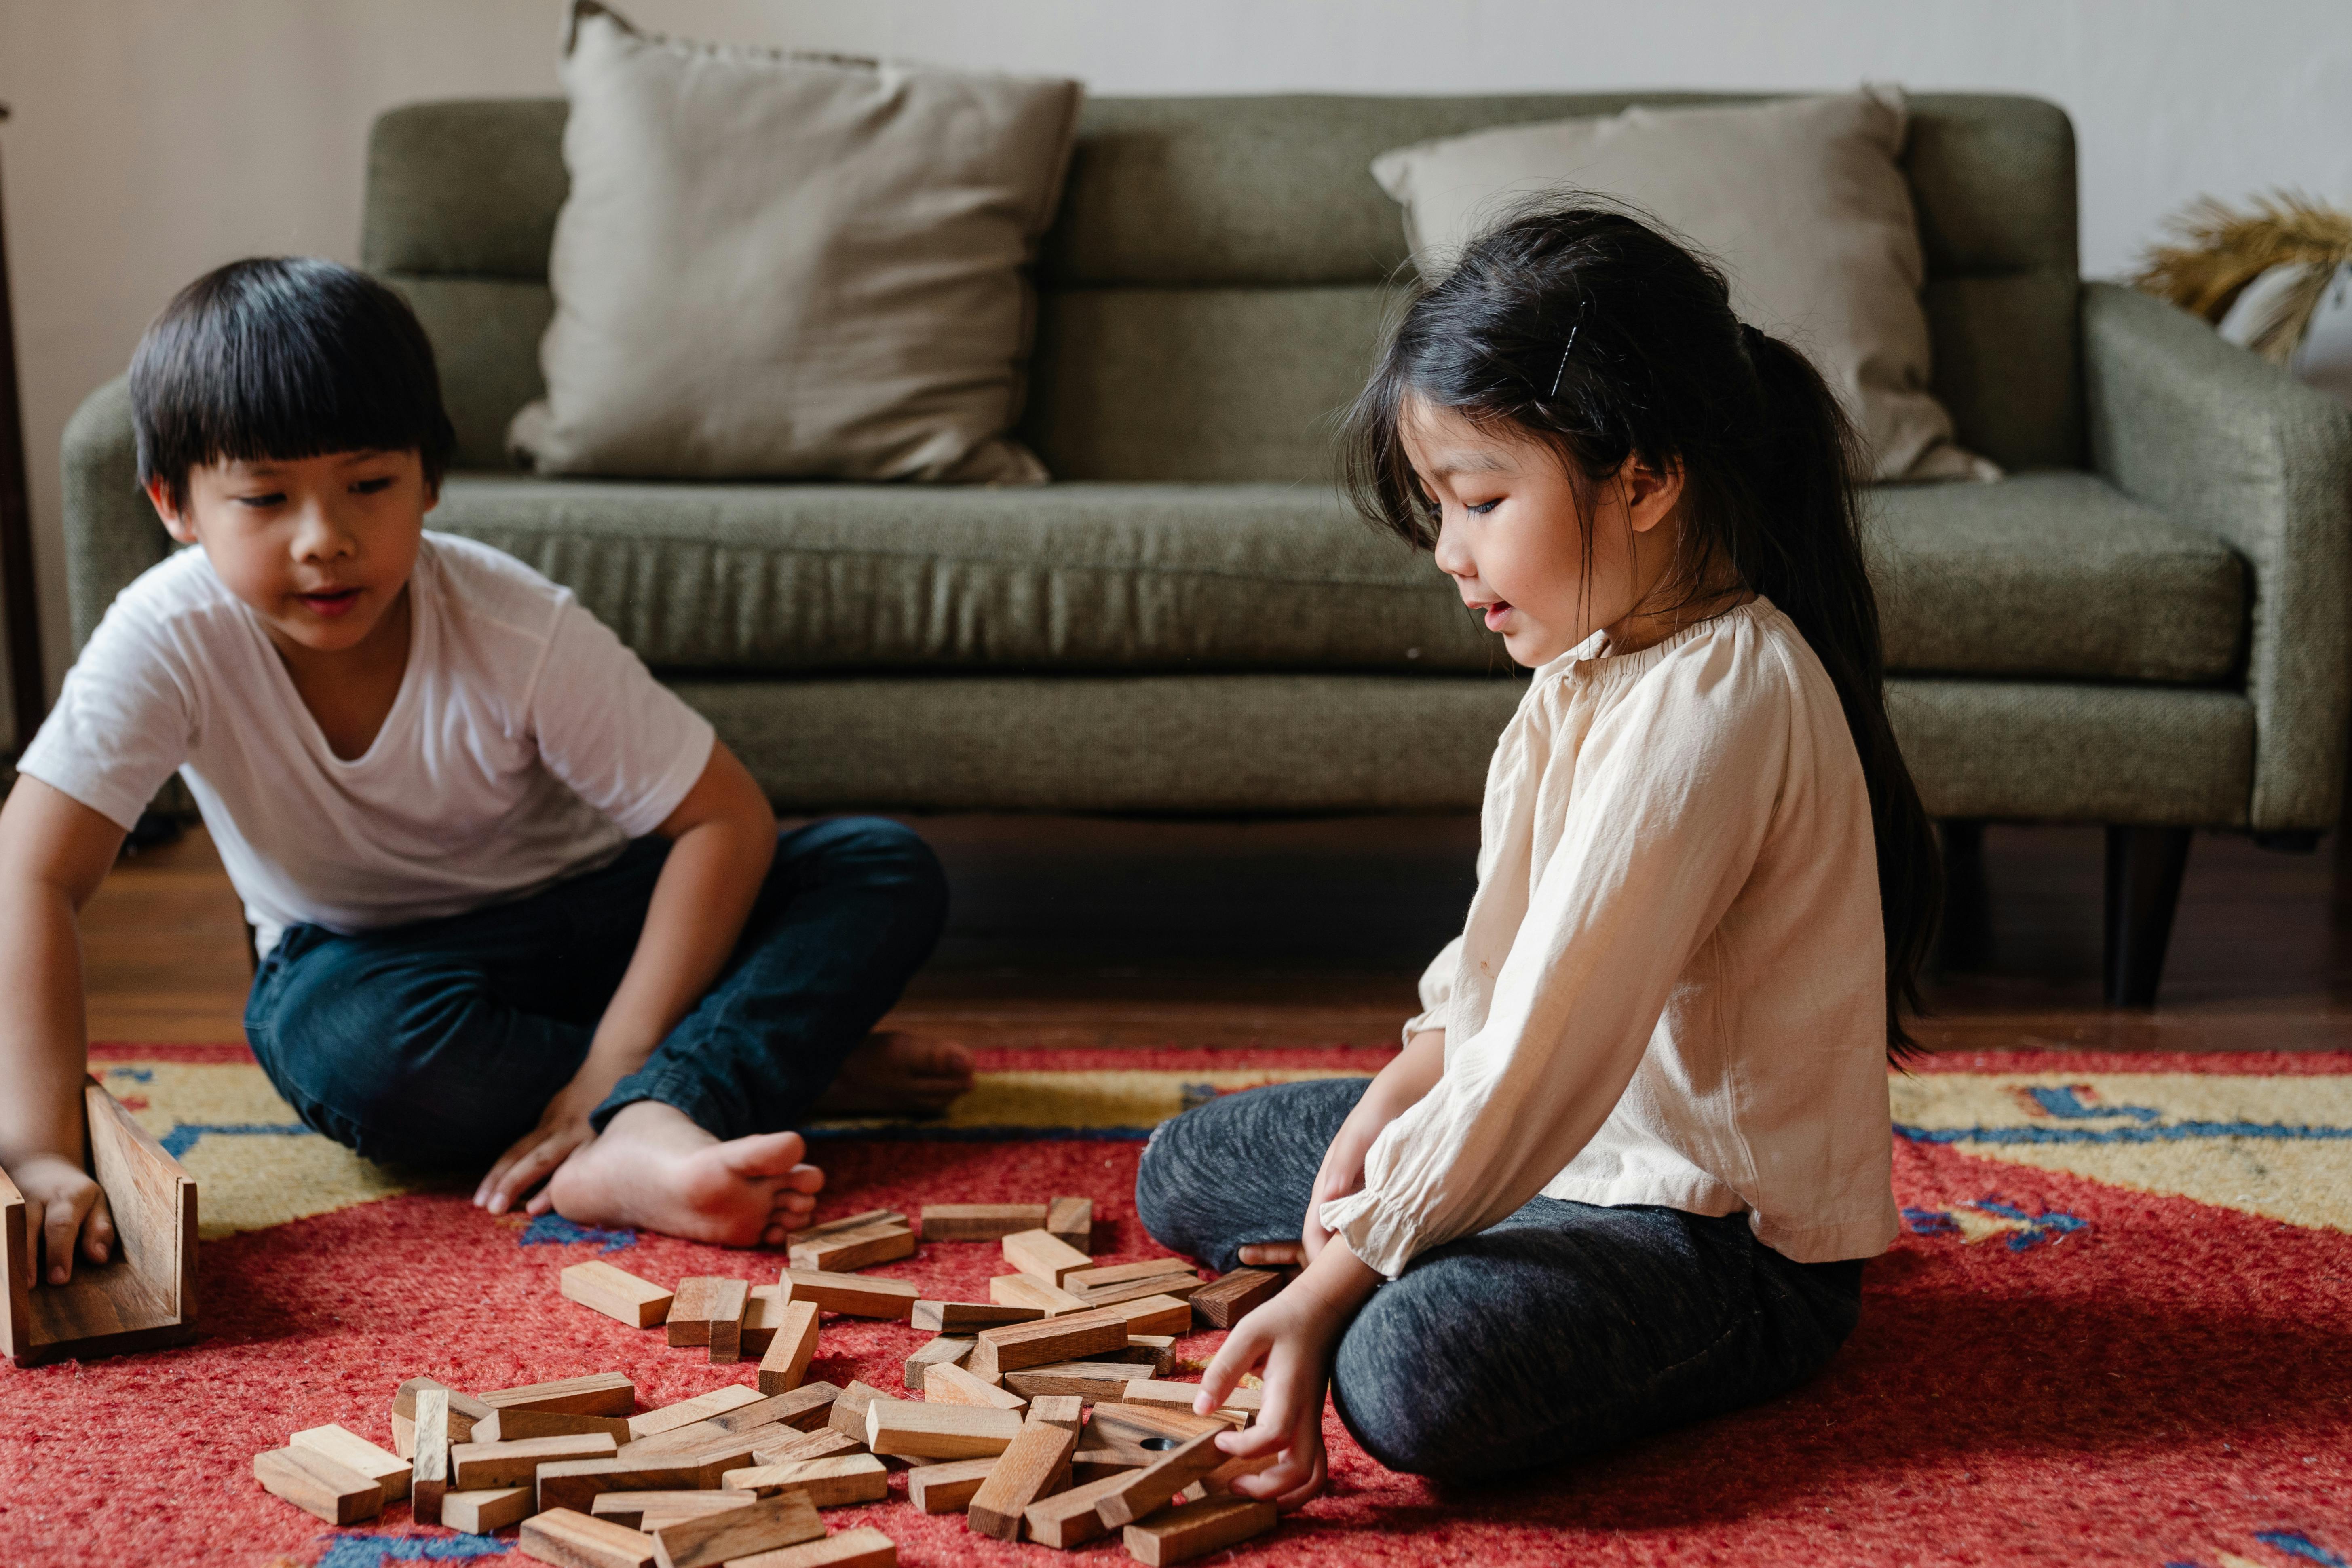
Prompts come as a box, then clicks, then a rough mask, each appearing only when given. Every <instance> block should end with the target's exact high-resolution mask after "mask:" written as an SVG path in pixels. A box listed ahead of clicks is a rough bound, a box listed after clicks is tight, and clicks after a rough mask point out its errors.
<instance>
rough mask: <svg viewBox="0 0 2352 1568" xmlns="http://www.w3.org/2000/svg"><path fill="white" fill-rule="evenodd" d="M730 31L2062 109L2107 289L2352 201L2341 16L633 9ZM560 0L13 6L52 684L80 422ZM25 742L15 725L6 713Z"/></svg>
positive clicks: (488, 79)
mask: <svg viewBox="0 0 2352 1568" xmlns="http://www.w3.org/2000/svg"><path fill="white" fill-rule="evenodd" d="M617 5H618V8H619V9H621V10H623V11H624V12H625V13H627V14H629V15H631V16H634V18H635V19H636V20H637V21H638V22H640V23H641V24H643V25H645V26H652V27H658V28H663V29H667V30H669V31H673V32H677V33H680V34H686V35H690V36H696V37H711V38H723V39H729V40H739V41H747V42H752V41H756V42H772V43H785V44H790V45H793V46H795V47H820V48H830V49H839V50H843V51H847V52H856V53H876V54H896V55H904V56H910V57H916V58H925V59H929V60H933V61H938V62H940V63H945V64H961V65H972V66H985V67H991V68H1003V69H1013V70H1023V71H1034V72H1054V73H1065V74H1068V75H1071V76H1076V77H1078V78H1080V79H1084V80H1085V81H1086V82H1087V84H1088V85H1089V87H1090V88H1091V89H1094V90H1095V91H1097V92H1103V93H1160V92H1164V93H1184V92H1276V91H1284V90H1290V89H1311V90H1326V91H1364V92H1478V91H1489V90H1491V91H1496V92H1505V91H1519V90H1528V89H1570V90H1572V89H1580V88H1601V87H1619V86H1633V87H1692V88H1751V87H1752V88H1767V89H1790V88H1812V87H1832V88H1835V87H1843V86H1847V85H1850V84H1852V83H1853V82H1856V81H1859V80H1862V79H1879V80H1891V81H1897V82H1901V83H1904V84H1906V85H1907V86H1910V87H1913V88H1918V89H1934V88H1948V89H1995V90H2005V91H2014V92H2026V93H2034V94H2038V95H2040V96H2042V97H2045V98H2049V99H2052V100H2056V101H2057V102H2058V103H2060V104H2062V105H2063V106H2064V107H2065V108H2066V109H2067V110H2068V111H2069V112H2071V113H2072V114H2073V116H2074V124H2075V129H2076V133H2077V136H2078V138H2079V141H2080V145H2081V170H2082V181H2083V260H2084V268H2085V270H2086V271H2089V272H2091V273H2094V274H2112V273H2116V272H2119V271H2122V270H2124V269H2126V268H2127V267H2129V265H2130V264H2131V261H2132V258H2134V256H2135V255H2136V254H2137V251H2138V250H2139V248H2140V247H2142V246H2143V245H2145V244H2146V243H2147V241H2148V240H2149V239H2150V238H2152V237H2155V235H2156V234H2157V232H2158V225H2159V223H2160V220H2161V219H2162V218H2163V217H2164V216H2167V215H2168V214H2169V213H2171V212H2173V211H2174V210H2176V209H2177V208H2179V206H2180V205H2181V204H2183V203H2184V202H2186V201H2187V200H2188V199H2189V198H2190V197H2192V196H2194V195H2199V194H2200V193H2210V194H2213V195H2221V196H2224V197H2231V198H2234V197H2239V196H2242V195H2245V194H2247V193H2249V192H2251V191H2254V190H2257V189H2261V188H2264V187H2267V186H2271V185H2274V184H2294V185H2299V186H2302V187H2304V188H2305V189H2307V190H2310V191H2312V192H2314V193H2315V194H2317V195H2324V196H2328V197H2332V198H2336V199H2337V200H2345V199H2347V198H2352V5H2347V4H2346V3H2345V0H2239V3H2237V4H2223V3H2221V0H1780V3H1778V4H1768V5H1759V4H1756V3H1755V0H1648V3H1646V4H1627V3H1626V0H1553V3H1549V4H1547V3H1544V0H1359V3H1342V0H1156V3H1155V0H859V3H858V4H855V5H843V4H840V3H838V0H617ZM562 11H563V5H562V0H0V102H6V103H8V104H9V105H11V106H12V108H13V109H14V110H15V111H16V118H15V120H14V121H12V122H11V123H9V124H8V125H7V126H5V127H0V167H5V184H6V200H7V230H8V246H9V265H10V268H11V270H12V272H13V274H14V285H15V295H16V312H17V315H16V321H17V333H18V344H19V348H18V353H19V356H20V362H21V363H20V374H21V376H22V378H23V385H24V392H25V403H26V442H27V445H28V447H30V450H31V454H32V458H33V467H34V497H33V505H34V518H35V527H36V529H37V534H38V538H37V544H36V548H37V551H38V553H39V557H40V568H41V570H40V591H41V596H42V601H43V604H42V610H43V617H42V618H43V622H44V632H45V641H46V643H47V647H48V650H49V653H48V659H49V670H48V675H49V679H50V684H51V687H52V689H54V687H55V685H56V682H57V679H58V676H59V675H60V673H61V672H62V670H63V668H64V665H65V649H66V632H65V588H64V578H63V571H62V564H61V546H60V543H59V533H58V471H57V470H58V462H57V447H58V433H59V432H60V430H62V428H63V427H64V425H65V421H66V418H67V416H68V415H69V414H70V413H71V412H72V410H73V408H74V405H76V404H77V403H78V402H79V400H80V398H81V397H82V396H83V395H84V394H86V393H87V392H88V391H89V389H90V388H91V387H93V386H95V385H97V384H99V383H100V382H101V381H104V380H106V379H107V378H108V377H110V376H111V375H114V374H117V373H118V372H119V371H120V370H121V367H122V365H123V363H124V362H125V360H126V359H127V357H128V355H129V353H130V352H131V344H132V343H133V342H136V340H137V338H138V335H139V331H140V329H141V327H142V325H143V324H144V323H145V321H146V320H147V319H148V317H149V316H150V315H151V314H152V312H153V311H154V310H156V308H157V307H158V306H160V305H161V304H162V303H163V300H165V298H166V297H168V296H169V295H170V293H171V292H172V290H173V289H175V288H176V287H178V286H179V285H180V284H181V283H183V282H184V281H186V280H187V279H189V278H191V277H193V276H194V275H195V274H196V273H198V272H201V271H203V270H204V269H205V268H209V267H213V266H215V265H217V264H218V263H220V262H223V261H226V260H229V259H231V258H235V257H238V256H243V255H249V254H253V253H256V252H265V251H280V252H282V251H306V252H314V253H318V254H323V255H328V256H334V257H340V258H346V259H351V258H354V255H355V252H356V248H357V245H358V235H359V213H360V179H361V174H362V165H363V149H364V145H365V138H366V133H367V126H368V122H369V121H370V119H371V118H372V117H373V115H374V114H375V113H376V112H377V111H378V110H381V109H383V108H385V107H386V106H389V105H392V104H396V103H401V102H404V101H408V100H415V99H421V98H449V97H465V96H469V95H480V94H528V93H547V92H551V91H553V90H554V88H555V75H554V64H553V56H554V47H555V41H556V37H557V34H558V32H559V30H560V26H561V17H562ZM0 723H5V720H0Z"/></svg>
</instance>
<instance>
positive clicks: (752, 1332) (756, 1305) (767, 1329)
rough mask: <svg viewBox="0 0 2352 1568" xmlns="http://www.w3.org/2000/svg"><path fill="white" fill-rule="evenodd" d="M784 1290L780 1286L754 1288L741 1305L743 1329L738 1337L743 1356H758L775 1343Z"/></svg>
mask: <svg viewBox="0 0 2352 1568" xmlns="http://www.w3.org/2000/svg"><path fill="white" fill-rule="evenodd" d="M786 1304H787V1303H786V1302H785V1300H784V1288H783V1287H782V1285H754V1286H752V1287H751V1294H750V1296H749V1297H748V1298H746V1300H744V1302H743V1327H742V1331H741V1332H740V1336H739V1337H740V1341H741V1344H742V1351H743V1353H744V1354H745V1355H746V1356H755V1355H762V1354H764V1353H766V1352H767V1349H768V1347H769V1346H770V1345H772V1344H773V1343H775V1342H776V1331H777V1330H778V1329H781V1328H782V1327H783V1326H784V1308H785V1306H786Z"/></svg>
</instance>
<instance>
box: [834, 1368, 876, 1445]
mask: <svg viewBox="0 0 2352 1568" xmlns="http://www.w3.org/2000/svg"><path fill="white" fill-rule="evenodd" d="M888 1397H889V1395H887V1394H884V1393H883V1392H882V1391H881V1390H880V1389H878V1388H877V1387H875V1386H874V1385H873V1384H867V1383H856V1382H853V1383H851V1384H850V1385H849V1386H848V1387H847V1388H845V1389H843V1390H842V1391H841V1397H839V1398H838V1399H835V1401H834V1402H833V1406H832V1408H831V1409H830V1410H828V1411H827V1412H826V1413H825V1423H824V1424H825V1425H826V1426H830V1427H832V1428H833V1429H834V1430H835V1431H836V1432H845V1433H847V1434H848V1435H849V1436H852V1437H863V1436H866V1411H867V1410H868V1409H869V1408H871V1407H872V1405H874V1402H875V1401H877V1400H878V1399H887V1398H888Z"/></svg>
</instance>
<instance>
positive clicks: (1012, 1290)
mask: <svg viewBox="0 0 2352 1568" xmlns="http://www.w3.org/2000/svg"><path fill="white" fill-rule="evenodd" d="M988 1299H989V1300H992V1301H997V1302H1002V1303H1003V1304H1004V1305H1006V1306H1009V1307H1034V1308H1036V1309H1037V1310H1039V1311H1041V1312H1043V1313H1045V1316H1047V1317H1049V1318H1051V1317H1054V1316H1056V1315H1057V1314H1059V1313H1063V1312H1083V1311H1085V1310H1087V1304H1086V1303H1085V1302H1084V1301H1081V1300H1078V1298H1076V1296H1073V1295H1071V1294H1070V1293H1069V1292H1068V1291H1067V1290H1063V1289H1056V1288H1055V1287H1054V1286H1051V1285H1048V1284H1046V1283H1045V1281H1044V1280H1043V1279H1036V1278H1034V1277H1033V1276H1031V1275H1027V1274H999V1275H997V1276H996V1277H995V1278H993V1279H991V1280H989V1282H988Z"/></svg>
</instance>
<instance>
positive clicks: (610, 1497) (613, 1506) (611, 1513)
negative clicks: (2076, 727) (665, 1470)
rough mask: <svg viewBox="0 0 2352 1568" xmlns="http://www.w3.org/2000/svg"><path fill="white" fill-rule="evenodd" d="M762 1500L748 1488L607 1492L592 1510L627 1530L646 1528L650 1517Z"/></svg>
mask: <svg viewBox="0 0 2352 1568" xmlns="http://www.w3.org/2000/svg"><path fill="white" fill-rule="evenodd" d="M758 1501H759V1499H758V1498H756V1497H754V1496H752V1495H751V1493H750V1492H748V1491H729V1490H725V1489H720V1490H717V1491H707V1492H706V1491H683V1492H676V1491H672V1492H605V1493H604V1494H603V1495H601V1496H600V1497H598V1498H597V1499H596V1501H595V1504H594V1505H593V1507H591V1508H590V1509H589V1510H588V1517H589V1518H591V1519H601V1520H604V1521H606V1522H607V1523H610V1524H617V1525H619V1526H620V1527H621V1528H622V1529H624V1530H635V1531H646V1530H649V1529H650V1528H651V1527H650V1526H648V1525H647V1524H646V1520H647V1519H648V1518H651V1519H653V1520H654V1521H656V1523H658V1522H661V1521H664V1520H665V1519H669V1520H673V1521H675V1520H684V1519H690V1518H693V1517H694V1516H696V1515H698V1514H706V1513H724V1512H726V1511H727V1510H729V1509H730V1508H745V1507H748V1506H750V1505H751V1504H752V1503H755V1502H758Z"/></svg>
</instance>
